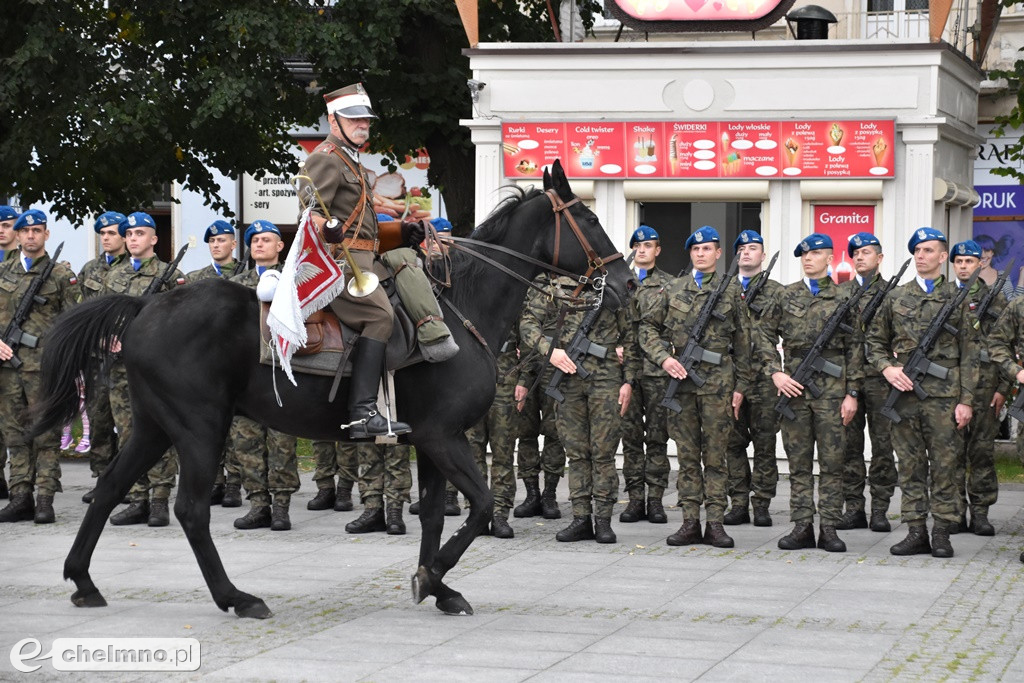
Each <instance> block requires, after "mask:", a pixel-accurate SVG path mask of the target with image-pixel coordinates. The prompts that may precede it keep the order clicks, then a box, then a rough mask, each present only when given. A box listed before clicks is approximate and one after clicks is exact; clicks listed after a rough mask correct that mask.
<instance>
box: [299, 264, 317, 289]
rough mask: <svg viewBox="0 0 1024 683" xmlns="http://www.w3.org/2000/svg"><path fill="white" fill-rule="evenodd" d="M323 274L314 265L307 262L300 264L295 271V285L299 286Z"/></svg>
mask: <svg viewBox="0 0 1024 683" xmlns="http://www.w3.org/2000/svg"><path fill="white" fill-rule="evenodd" d="M321 273H323V270H322V269H321V268H320V266H317V265H314V264H312V263H310V262H309V261H306V262H304V263H302V264H301V265H300V266H299V267H298V269H297V270H296V271H295V284H296V285H301V284H305V283H307V282H309V281H310V280H312V279H313V278H315V277H317V276H318V275H320V274H321Z"/></svg>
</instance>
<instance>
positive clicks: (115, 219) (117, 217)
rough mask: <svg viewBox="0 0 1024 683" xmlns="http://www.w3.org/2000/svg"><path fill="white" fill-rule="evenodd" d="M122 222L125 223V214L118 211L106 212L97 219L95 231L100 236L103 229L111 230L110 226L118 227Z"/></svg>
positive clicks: (94, 226)
mask: <svg viewBox="0 0 1024 683" xmlns="http://www.w3.org/2000/svg"><path fill="white" fill-rule="evenodd" d="M122 221H124V214H123V213H119V212H117V211H104V212H103V213H101V214H100V215H99V216H97V217H96V222H95V223H94V224H93V229H94V230H95V231H96V232H97V234H98V233H99V231H100V230H102V229H103V228H109V227H110V226H114V227H117V226H118V225H119V224H120V223H121V222H122Z"/></svg>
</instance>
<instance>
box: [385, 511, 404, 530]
mask: <svg viewBox="0 0 1024 683" xmlns="http://www.w3.org/2000/svg"><path fill="white" fill-rule="evenodd" d="M402 507H403V504H402V503H388V509H387V513H386V515H387V519H386V524H387V528H386V529H385V531H386V532H387V534H388V536H404V535H405V522H404V521H403V520H402Z"/></svg>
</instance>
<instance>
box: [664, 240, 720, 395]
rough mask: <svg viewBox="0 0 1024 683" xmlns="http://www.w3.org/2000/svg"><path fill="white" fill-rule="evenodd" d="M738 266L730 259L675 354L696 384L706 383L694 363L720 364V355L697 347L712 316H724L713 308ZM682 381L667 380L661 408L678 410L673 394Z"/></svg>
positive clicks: (689, 377)
mask: <svg viewBox="0 0 1024 683" xmlns="http://www.w3.org/2000/svg"><path fill="white" fill-rule="evenodd" d="M739 266H740V262H739V259H737V258H734V259H733V260H732V265H730V266H729V272H727V273H726V274H725V277H723V278H722V279H721V280H719V281H718V286H717V287H715V289H714V290H713V291H712V292H711V294H710V295H709V296H708V298H707V299H705V300H704V305H703V306H701V309H700V313H698V314H697V320H696V321H695V322H694V323H693V327H691V328H690V335H689V337H688V338H687V340H686V346H684V347H683V351H682V353H680V354H679V355H678V356H676V360H677V361H679V363H680V365H682V366H683V368H684V369H685V370H686V379H689V380H691V381H692V382H693V383H694V384H696V385H697V386H698V387H702V386H704V384H705V383H706V382H707V380H706V379H705V378H704V376H703V375H701V374H700V373H699V372H697V371H696V370H695V369H694V368H695V366H696V365H697V364H698V363H711V364H712V365H721V364H722V354H720V353H716V352H714V351H708V350H707V349H705V348H703V347H702V346H701V342H703V341H704V333H705V332H707V329H708V325H709V324H710V323H711V318H712V317H715V318H717V319H719V320H725V316H724V315H722V314H721V313H719V312H718V311H716V310H715V308H716V307H717V306H718V302H719V301H720V300H721V298H722V296H723V295H724V294H725V290H726V288H727V287H728V286H729V283H730V282H732V279H733V278H734V277H736V271H737V270H738V269H739ZM682 382H683V380H680V379H676V378H675V377H673V378H672V379H671V381H669V383H668V388H667V389H666V390H665V397H664V398H663V399H661V405H662V407H664V408H668V409H669V410H671V411H672V412H675V413H679V412H682V410H683V407H682V406H681V405H679V401H677V400H676V394H677V393H678V392H679V385H680V384H681V383H682Z"/></svg>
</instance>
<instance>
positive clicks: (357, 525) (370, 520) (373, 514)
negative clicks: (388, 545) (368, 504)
mask: <svg viewBox="0 0 1024 683" xmlns="http://www.w3.org/2000/svg"><path fill="white" fill-rule="evenodd" d="M387 528H388V525H387V523H386V522H385V521H384V508H379V507H378V508H366V509H364V510H363V514H361V515H359V517H358V518H357V519H355V520H353V521H351V522H349V523H348V524H346V525H345V533H346V534H369V533H372V532H374V531H387Z"/></svg>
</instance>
